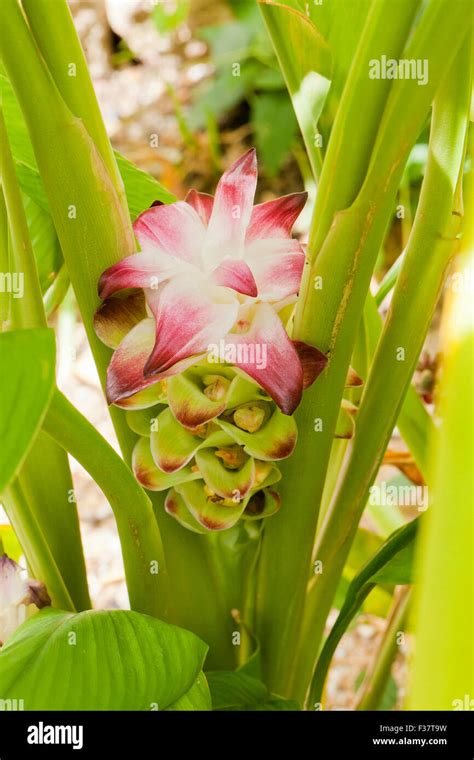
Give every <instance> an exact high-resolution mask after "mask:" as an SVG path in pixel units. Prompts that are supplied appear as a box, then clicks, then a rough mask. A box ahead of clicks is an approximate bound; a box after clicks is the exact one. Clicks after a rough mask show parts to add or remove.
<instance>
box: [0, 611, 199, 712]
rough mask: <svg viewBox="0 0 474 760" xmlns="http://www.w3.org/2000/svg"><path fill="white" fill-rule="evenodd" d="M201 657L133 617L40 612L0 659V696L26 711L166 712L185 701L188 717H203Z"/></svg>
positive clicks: (172, 632)
mask: <svg viewBox="0 0 474 760" xmlns="http://www.w3.org/2000/svg"><path fill="white" fill-rule="evenodd" d="M206 650H207V647H206V645H205V644H204V643H203V642H202V641H201V640H200V639H198V638H197V637H196V636H195V635H194V634H192V633H190V632H189V631H185V630H183V629H181V628H177V627H176V626H172V625H169V624H167V623H163V622H162V621H160V620H157V619H156V618H152V617H149V616H148V615H141V614H139V613H138V612H128V611H123V610H113V611H105V610H103V611H102V610H97V611H94V610H89V611H87V612H81V613H79V614H77V615H74V614H70V613H65V612H62V611H60V610H54V609H48V610H42V611H41V612H39V613H38V614H37V615H35V616H33V617H32V618H30V619H29V620H28V621H27V622H26V623H24V624H23V625H22V626H20V628H18V630H17V631H16V632H15V633H14V635H13V636H12V637H11V638H10V639H9V640H8V641H7V643H6V644H5V645H4V647H3V648H2V650H1V651H0V694H1V695H2V698H3V699H23V700H24V704H25V709H27V710H156V709H158V710H166V709H167V708H168V707H172V709H176V706H175V707H173V704H174V703H176V702H177V700H180V699H184V698H185V697H188V700H187V703H186V708H185V709H206V708H207V706H208V698H207V695H206V689H205V688H204V686H203V676H202V675H201V676H200V674H201V670H202V664H203V661H204V657H205V655H206ZM198 678H201V681H200V683H198V684H197V685H196V681H197V679H198Z"/></svg>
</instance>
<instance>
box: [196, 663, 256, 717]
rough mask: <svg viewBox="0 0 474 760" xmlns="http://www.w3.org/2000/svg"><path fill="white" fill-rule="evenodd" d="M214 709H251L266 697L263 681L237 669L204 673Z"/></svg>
mask: <svg viewBox="0 0 474 760" xmlns="http://www.w3.org/2000/svg"><path fill="white" fill-rule="evenodd" d="M206 677H207V682H208V684H209V689H210V691H211V698H212V707H213V709H214V710H252V709H255V707H256V705H257V704H258V703H262V702H264V701H265V700H266V699H267V696H268V689H267V687H266V686H265V684H264V683H262V682H261V681H259V680H258V679H256V678H252V676H249V675H247V674H246V673H241V672H239V671H225V670H222V671H220V670H218V671H215V672H212V671H211V672H210V673H206Z"/></svg>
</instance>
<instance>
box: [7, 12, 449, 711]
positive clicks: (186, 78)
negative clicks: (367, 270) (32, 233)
mask: <svg viewBox="0 0 474 760" xmlns="http://www.w3.org/2000/svg"><path fill="white" fill-rule="evenodd" d="M69 5H70V8H71V11H72V14H73V17H74V22H75V25H76V28H77V31H78V33H79V36H80V39H81V41H82V45H83V47H84V51H85V54H86V57H87V61H88V64H89V69H90V73H91V77H92V80H93V83H94V87H95V90H96V93H97V97H98V100H99V104H100V107H101V111H102V114H103V117H104V121H105V124H106V127H107V130H108V133H109V135H110V138H111V141H112V143H113V146H114V148H116V149H117V150H119V151H120V152H121V153H122V154H124V155H125V156H126V157H127V158H128V159H130V160H131V161H133V162H134V163H135V164H137V165H138V166H139V167H140V168H141V169H143V170H145V171H147V172H149V173H151V174H152V175H153V176H154V177H156V178H157V179H158V180H159V181H160V182H161V183H162V184H163V185H164V186H165V187H166V188H167V189H168V190H170V191H171V192H172V193H174V194H175V195H176V197H177V198H183V197H184V196H185V194H186V192H187V191H188V190H189V189H190V188H191V187H194V188H196V189H198V190H200V191H205V192H214V189H215V185H216V183H217V181H218V178H219V176H220V174H221V173H222V172H223V171H224V170H225V168H227V167H228V166H229V165H230V163H232V161H234V160H235V159H236V158H237V157H238V156H239V155H241V154H242V153H243V152H244V151H245V150H246V149H247V148H248V147H250V146H256V147H257V151H258V159H259V184H258V190H257V201H258V202H261V201H264V200H269V199H271V198H273V197H276V196H280V195H284V194H287V193H291V192H295V191H300V190H303V189H306V190H307V191H308V193H309V200H308V204H307V206H306V208H305V210H304V212H303V213H302V215H301V216H300V218H299V220H298V222H297V225H296V227H295V234H296V235H298V236H299V237H300V238H301V239H302V240H306V239H307V234H308V228H309V222H310V213H311V209H312V207H313V203H314V199H315V195H316V187H315V185H314V182H313V179H312V177H311V171H310V167H309V164H308V160H307V158H306V154H305V152H304V149H303V145H302V141H301V138H300V136H299V133H298V127H297V123H296V120H295V116H294V113H293V110H292V106H291V102H290V100H289V98H288V96H287V93H286V88H285V84H284V81H283V78H282V76H281V74H280V71H279V69H278V65H277V61H276V58H275V55H274V53H273V50H272V46H271V43H270V40H269V38H268V36H267V34H266V30H265V27H264V25H263V22H262V19H261V16H260V12H259V9H258V5H257V2H255V0H158V2H157V1H156V0H69ZM322 129H323V131H324V125H322ZM427 133H428V132H427V128H426V130H425V132H424V133H423V134H422V135H421V136H420V140H419V143H418V144H417V145H416V146H415V149H414V151H413V152H412V154H411V156H410V160H409V162H408V165H407V168H406V172H405V176H404V180H403V182H402V188H401V190H400V198H399V203H400V204H401V205H402V206H403V209H404V213H403V216H400V215H399V214H397V212H396V210H394V216H393V223H392V225H391V227H390V229H389V232H388V234H387V237H386V241H385V244H384V247H383V250H382V251H381V253H380V257H379V262H378V269H377V278H376V279H377V280H378V281H379V282H380V281H381V280H382V279H383V277H384V275H385V273H386V272H387V271H388V270H389V269H390V267H391V265H392V264H393V262H394V261H395V260H396V258H397V257H398V256H399V255H400V252H401V251H402V250H403V248H404V246H405V243H406V239H407V236H408V233H409V229H410V224H411V217H412V214H413V212H414V209H415V208H416V203H417V198H418V193H419V188H420V185H421V181H422V177H423V170H424V165H425V161H426V153H427V145H426V141H427ZM51 269H53V264H51ZM376 285H377V282H376V281H374V289H375V287H376ZM386 301H387V299H386ZM386 301H385V302H384V303H383V304H382V309H383V308H384V307H385V308H386V306H387V303H386ZM53 320H54V322H55V324H56V327H57V332H58V340H59V377H58V384H59V386H60V388H61V390H63V391H64V393H66V395H67V396H68V397H69V398H70V399H71V400H72V402H73V403H74V404H75V405H76V406H77V407H78V408H79V409H80V410H81V412H82V413H83V414H84V415H85V416H86V417H87V418H88V419H89V420H90V421H91V422H93V423H94V425H95V426H96V427H97V428H98V429H99V430H100V432H101V433H102V434H103V435H104V436H105V437H106V438H107V439H108V440H109V441H110V442H111V443H112V445H114V446H115V447H116V448H118V446H117V443H116V439H115V435H114V432H113V428H112V425H111V423H110V420H109V416H108V412H107V407H106V404H105V400H104V398H103V395H102V392H101V390H100V387H99V382H98V378H97V374H96V371H95V366H94V363H93V360H92V357H91V355H90V352H89V349H88V345H87V341H86V338H85V334H84V331H83V328H82V325H81V323H80V320H79V318H78V312H77V309H76V306H75V302H74V296H73V294H72V292H71V291H69V292H68V294H67V296H66V298H65V300H64V302H63V304H62V306H61V308H60V309H59V310H58V312H56V313H55V314H54V317H53ZM436 352H437V318H436V319H435V322H434V325H433V328H432V330H431V332H430V336H429V338H428V341H427V346H426V351H425V353H424V354H423V356H422V359H421V362H420V366H419V370H418V372H417V375H416V378H415V380H416V385H417V387H418V390H419V392H420V395H422V397H423V399H424V401H425V402H426V403H427V404H429V405H431V404H432V401H433V398H432V396H433V388H434V385H435V373H436ZM71 466H72V469H73V475H74V482H75V495H76V499H77V501H78V506H79V512H80V517H81V528H82V533H83V541H84V549H85V554H86V561H87V565H88V571H89V578H90V584H91V594H92V597H93V600H94V603H95V605H96V606H98V607H109V608H113V607H127V606H128V601H127V594H126V589H125V584H124V577H123V566H122V561H121V553H120V547H119V542H118V538H117V533H116V530H115V523H114V520H113V517H112V513H111V510H110V508H109V505H108V503H107V502H106V500H105V499H104V497H103V496H102V494H101V492H100V491H99V490H98V489H97V486H96V485H95V483H93V482H92V481H91V480H90V478H89V477H88V476H87V475H86V473H85V472H84V471H82V470H81V468H80V467H79V465H78V464H77V463H76V462H74V461H73V460H72V461H71ZM407 474H408V476H409V478H410V481H407V482H413V481H414V482H416V478H417V477H418V476H419V473H418V474H417V472H416V468H415V469H414V464H413V463H412V462H411V461H410V460H407V459H406V457H405V453H404V447H403V443H402V441H401V440H400V437H399V436H398V433H397V431H395V434H394V436H393V439H392V442H391V445H390V452H389V455H388V457H387V463H386V464H385V465H384V467H383V468H382V471H381V478H382V479H384V480H386V481H388V482H392V481H393V482H395V481H396V482H400V479H402V482H403V479H404V478H406V476H407ZM378 509H379V510H384V509H385V510H387V507H379V508H378ZM389 509H391V514H390V516H389V515H388V514H387V515H381V514H379V515H377V516H376V517H377V519H376V520H375V519H373V518H375V515H374V513H373V512H372V515H371V513H370V512H369V514H367V515H366V516H364V523H363V527H365V528H366V529H367V530H366V534H364V533H363V534H362V536H363V540H366V541H370V540H372V539H371V536H372V535H373V533H371V531H374V532H377V529H378V528H379V527H380V525H383V524H384V520H385V521H386V527H387V531H388V530H389V529H390V530H393V529H394V528H395V527H397V524H401V523H402V522H403V521H404V515H403V510H400V514H398V517H397V515H394V512H395V510H398V508H395V509H394V508H389ZM409 509H410V508H407V510H409ZM407 514H408V512H407ZM0 518H1V515H0ZM4 519H5V517H4V516H3V520H4ZM3 520H1V519H0V522H1V521H3ZM397 520H398V521H399V523H397ZM364 536H365V538H364ZM355 554H356V555H357V546H356V548H355ZM354 563H355V566H356V565H357V556H355V557H354ZM385 597H386V598H384V596H383V593H382V591H381V596H380V597H377V598H375V599H372V601H371V604H370V605H369V607H368V608H367V609H366V610H365V611H364V613H363V614H362V615H360V616H359V617H358V618H357V625H355V626H354V627H353V628H352V629H351V630H350V631H349V632H348V633H347V634H346V635H345V636H344V638H343V640H342V642H341V644H340V646H339V648H338V650H337V654H336V658H335V660H334V664H333V667H332V670H331V674H330V677H329V682H328V691H327V702H328V708H330V709H331V708H332V709H350V708H351V707H353V705H354V699H355V692H356V690H357V686H358V684H359V683H360V682H361V681H362V677H363V673H364V671H365V669H366V668H367V667H368V665H369V662H370V659H371V654H372V653H373V652H374V650H375V648H376V645H377V642H378V641H379V640H380V637H381V635H382V632H383V630H384V625H385V624H384V619H383V618H382V617H381V616H382V615H386V613H387V610H388V607H389V604H390V598H389V596H388V594H386V595H385ZM377 613H379V614H377ZM379 615H380V616H379ZM332 622H333V618H331V619H330V623H332ZM408 649H409V637H407V641H406V642H401V646H400V651H399V654H398V655H397V661H396V664H395V668H394V669H393V675H394V678H392V679H391V680H390V683H389V687H388V689H387V693H386V695H385V699H384V703H383V705H382V707H383V708H385V709H390V708H393V707H395V706H396V705H397V704H400V703H401V702H402V700H403V684H404V677H405V659H406V654H407V651H408Z"/></svg>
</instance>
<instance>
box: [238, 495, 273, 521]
mask: <svg viewBox="0 0 474 760" xmlns="http://www.w3.org/2000/svg"><path fill="white" fill-rule="evenodd" d="M280 506H281V499H280V494H279V493H277V492H276V491H274V490H273V489H271V488H265V489H263V490H261V491H257V493H255V494H254V495H253V496H252V497H251V499H250V500H249V502H248V504H247V506H246V507H245V511H244V513H243V514H242V518H243V519H244V520H261V519H263V518H264V517H271V515H274V514H275V513H276V512H278V510H279V509H280Z"/></svg>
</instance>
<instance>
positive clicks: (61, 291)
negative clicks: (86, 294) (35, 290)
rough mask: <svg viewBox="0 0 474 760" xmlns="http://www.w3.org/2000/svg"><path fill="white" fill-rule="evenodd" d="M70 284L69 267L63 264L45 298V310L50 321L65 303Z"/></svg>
mask: <svg viewBox="0 0 474 760" xmlns="http://www.w3.org/2000/svg"><path fill="white" fill-rule="evenodd" d="M70 284H71V281H70V279H69V273H68V271H67V267H66V265H65V264H63V265H62V267H61V269H60V270H59V272H58V273H57V275H56V277H55V279H54V282H53V283H52V285H50V287H49V288H48V290H47V291H46V293H45V294H44V296H43V304H44V310H45V312H46V317H47V318H48V319H49V318H50V317H51V316H52V315H53V314H54V312H55V311H56V309H57V308H59V306H60V305H61V303H62V302H63V300H64V298H65V296H66V293H67V291H68V289H69V286H70Z"/></svg>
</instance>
